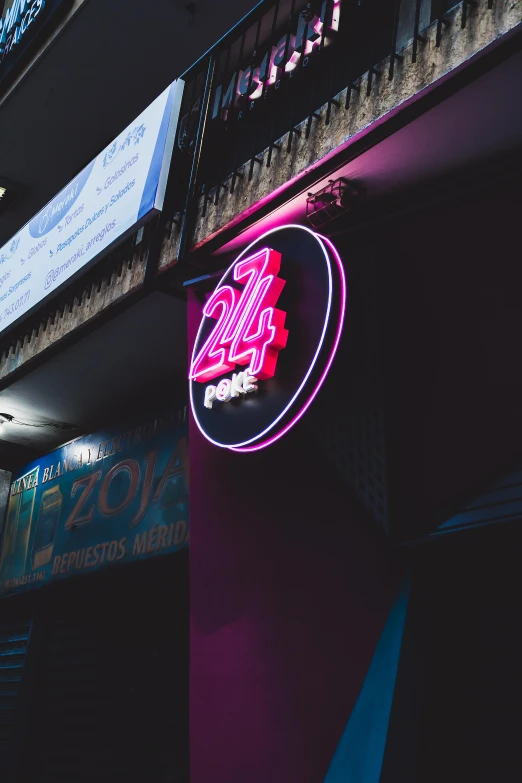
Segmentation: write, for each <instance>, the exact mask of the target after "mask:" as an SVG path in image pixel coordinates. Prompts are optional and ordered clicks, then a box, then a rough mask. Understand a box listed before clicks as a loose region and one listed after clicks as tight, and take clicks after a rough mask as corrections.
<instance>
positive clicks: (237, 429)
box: [189, 226, 346, 451]
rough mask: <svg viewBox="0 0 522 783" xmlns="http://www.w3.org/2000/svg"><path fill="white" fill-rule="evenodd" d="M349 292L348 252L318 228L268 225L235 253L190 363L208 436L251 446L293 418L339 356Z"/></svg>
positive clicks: (273, 436) (196, 409) (195, 402)
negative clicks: (344, 263) (342, 254)
mask: <svg viewBox="0 0 522 783" xmlns="http://www.w3.org/2000/svg"><path fill="white" fill-rule="evenodd" d="M345 299H346V287H345V282H344V273H343V269H342V264H341V261H340V258H339V256H338V254H337V252H336V250H335V248H334V247H333V245H332V244H331V243H330V241H329V240H327V239H326V238H324V237H321V236H319V235H318V234H315V233H314V232H313V231H311V230H310V229H307V228H303V227H301V226H286V227H284V228H281V229H276V230H275V231H271V232H268V234H265V235H264V236H263V237H261V239H259V240H258V241H257V242H255V243H254V244H253V245H251V246H250V247H249V248H247V250H246V251H245V252H244V253H242V254H241V255H240V256H239V258H238V259H236V261H235V262H234V263H233V264H232V266H231V267H230V268H229V269H228V270H227V272H226V273H225V275H224V276H223V278H222V279H221V281H220V283H219V285H218V287H217V288H216V289H215V291H214V292H213V293H211V294H210V295H209V297H208V299H207V301H206V303H205V305H204V307H203V313H202V316H203V317H202V321H201V325H200V329H199V332H198V335H197V338H196V343H195V346H194V352H193V356H192V361H191V365H190V373H189V380H190V392H191V400H192V409H193V413H194V416H195V419H196V422H197V424H198V426H199V428H200V429H201V431H202V432H203V434H204V435H205V437H207V439H208V440H210V441H211V442H212V443H214V444H216V445H218V446H222V447H225V448H229V449H232V450H236V451H252V450H257V449H259V448H263V447H264V446H267V445H269V443H272V442H273V441H274V440H277V439H278V438H279V437H281V436H282V435H283V434H284V433H285V432H286V431H287V430H288V429H290V427H291V426H293V424H295V422H296V421H297V420H298V419H299V418H300V417H301V415H302V413H304V410H306V408H307V407H308V405H309V404H310V403H311V401H312V399H313V398H314V397H315V395H316V394H317V392H318V390H319V388H320V386H321V385H322V383H323V381H324V379H325V377H326V373H327V371H328V369H329V367H330V364H331V362H332V361H333V357H334V355H335V352H336V350H337V347H338V343H339V339H340V334H341V327H342V322H343V318H344V309H345ZM290 324H291V325H290ZM224 403H226V404H227V405H224Z"/></svg>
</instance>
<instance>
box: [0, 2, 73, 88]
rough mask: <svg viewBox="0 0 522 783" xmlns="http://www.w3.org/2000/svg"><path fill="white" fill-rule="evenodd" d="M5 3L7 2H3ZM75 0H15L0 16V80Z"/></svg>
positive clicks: (0, 80)
mask: <svg viewBox="0 0 522 783" xmlns="http://www.w3.org/2000/svg"><path fill="white" fill-rule="evenodd" d="M3 5H5V3H3ZM71 5H72V0H13V1H12V2H11V4H10V5H9V7H8V8H7V9H6V10H5V13H4V15H3V17H2V18H1V19H0V82H2V81H3V80H4V79H5V78H6V77H7V75H8V74H9V73H11V72H12V70H13V68H14V66H16V65H17V64H18V63H19V62H20V61H21V60H22V59H23V58H24V55H25V54H26V53H28V50H29V49H30V48H31V45H32V43H33V42H34V41H35V39H37V38H38V37H39V36H40V34H41V33H42V34H43V32H44V30H45V29H46V28H47V27H50V26H51V24H52V23H56V20H57V18H58V17H59V15H60V13H63V12H64V11H66V10H67V9H68V8H70V6H71Z"/></svg>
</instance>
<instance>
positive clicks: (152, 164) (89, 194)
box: [0, 80, 183, 332]
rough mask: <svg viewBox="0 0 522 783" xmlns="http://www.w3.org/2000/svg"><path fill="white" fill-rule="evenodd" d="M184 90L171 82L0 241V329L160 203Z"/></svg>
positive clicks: (23, 312) (159, 208) (135, 225)
mask: <svg viewBox="0 0 522 783" xmlns="http://www.w3.org/2000/svg"><path fill="white" fill-rule="evenodd" d="M182 90H183V82H181V81H179V80H178V81H177V82H174V83H173V84H172V85H171V86H170V87H168V88H167V89H166V90H165V91H164V92H163V93H162V94H161V95H160V96H159V97H158V98H157V99H156V100H155V101H154V102H153V103H152V104H151V105H150V106H149V107H148V108H147V109H145V111H144V112H142V114H140V116H139V117H138V118H137V119H136V120H135V121H134V122H133V123H131V125H129V126H128V128H126V129H125V130H124V131H123V132H122V133H120V135H119V136H118V137H117V138H116V139H115V140H114V141H113V142H112V143H111V144H109V146H108V147H107V148H106V149H104V150H103V151H102V152H101V153H100V154H99V155H98V157H97V158H95V159H94V160H93V161H92V162H91V163H89V165H88V166H86V167H85V169H83V171H81V172H80V173H79V174H78V175H77V176H76V177H75V178H74V179H73V180H72V181H71V182H70V183H69V184H68V185H67V186H66V187H65V188H63V190H62V191H60V193H58V195H57V196H55V198H53V199H52V201H50V202H49V203H48V204H47V205H46V206H45V207H44V208H43V209H42V210H41V211H40V212H39V213H38V214H37V215H36V216H35V217H34V218H33V219H32V220H31V221H29V223H27V224H26V225H25V226H24V228H22V230H21V231H20V232H19V233H18V234H16V236H14V237H13V239H11V240H10V241H9V242H8V243H7V244H6V245H4V247H2V248H0V332H1V331H3V330H4V329H6V328H8V327H10V326H11V325H12V324H13V323H14V322H15V321H17V320H18V319H19V318H20V317H21V316H23V315H25V314H26V313H27V312H28V311H29V310H31V309H32V308H33V307H34V306H35V305H37V304H39V303H40V302H42V300H44V299H45V298H46V297H47V296H48V295H50V294H52V293H55V292H56V291H57V290H58V289H59V288H60V287H61V286H62V285H63V284H64V283H65V282H66V281H67V280H69V279H70V278H71V277H72V276H73V275H75V274H77V273H78V272H79V271H80V270H82V269H84V268H85V267H86V266H87V265H88V264H89V262H91V261H93V259H95V258H99V257H100V256H101V255H102V254H103V253H105V252H106V251H107V250H108V249H109V248H110V247H112V246H113V245H114V243H115V242H116V241H120V240H121V239H123V238H124V237H125V236H126V235H127V234H128V233H129V232H130V231H132V230H133V229H135V228H136V227H137V226H138V225H139V224H141V223H143V222H145V221H146V220H147V219H149V218H150V217H152V216H153V215H154V214H156V213H157V212H159V211H160V210H161V209H162V207H163V199H164V196H165V186H166V182H167V175H168V170H169V166H170V161H171V157H172V149H173V146H174V137H175V132H176V126H177V122H178V115H179V108H180V104H181V95H182Z"/></svg>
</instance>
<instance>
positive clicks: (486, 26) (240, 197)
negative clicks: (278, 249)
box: [161, 0, 522, 267]
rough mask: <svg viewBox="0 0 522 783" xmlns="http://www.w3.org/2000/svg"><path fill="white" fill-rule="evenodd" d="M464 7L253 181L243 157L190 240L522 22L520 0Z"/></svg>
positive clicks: (172, 240) (246, 211) (303, 170)
mask: <svg viewBox="0 0 522 783" xmlns="http://www.w3.org/2000/svg"><path fill="white" fill-rule="evenodd" d="M463 13H464V11H463V4H462V3H460V4H458V5H457V6H455V7H454V8H453V9H451V10H450V12H449V13H448V14H447V17H446V25H445V26H444V27H443V30H442V40H441V44H440V46H438V47H437V45H436V40H437V25H436V23H434V24H432V25H431V26H430V27H429V28H428V29H427V30H425V31H423V33H422V35H423V37H425V38H426V42H425V43H419V44H418V48H417V57H416V62H413V61H412V52H413V43H412V42H410V43H409V44H408V45H407V46H405V47H404V48H403V49H402V51H401V55H402V60H397V61H396V62H395V66H394V75H393V78H392V79H391V80H390V79H389V78H388V72H389V65H390V63H389V59H387V60H384V61H383V62H381V63H380V64H379V65H377V70H378V71H380V74H381V75H380V76H379V77H376V76H375V75H373V76H372V77H371V78H372V83H371V89H370V94H369V95H368V94H367V87H368V78H369V76H368V74H365V75H363V76H362V78H361V80H360V91H359V92H356V91H352V93H351V97H350V102H349V103H350V105H349V108H348V109H345V106H346V97H347V96H346V92H347V90H344V91H343V92H341V93H340V94H339V95H337V96H336V98H337V100H338V101H339V103H340V107H341V108H336V107H335V106H333V107H332V113H331V118H330V122H329V124H328V125H326V123H325V117H326V112H327V105H326V104H325V105H324V106H322V108H321V109H320V110H319V111H318V113H319V114H320V115H321V120H320V121H319V122H316V123H314V124H313V126H312V130H311V132H310V135H309V137H308V138H306V136H305V133H302V134H301V136H300V137H299V136H295V137H294V139H293V142H292V148H291V151H290V152H287V138H288V137H287V136H283V137H282V139H281V141H280V142H278V144H279V145H280V147H281V149H280V150H277V149H276V150H274V151H273V156H272V164H271V166H270V168H267V166H266V165H263V166H257V167H256V168H255V170H254V176H253V179H252V181H250V182H249V180H248V176H247V173H248V172H247V171H246V169H247V165H246V164H245V165H244V166H243V167H241V168H240V169H239V171H240V172H241V173H243V174H245V176H243V177H240V178H238V179H237V181H236V186H235V189H234V192H233V193H232V194H231V193H230V190H221V192H220V195H219V198H218V203H217V205H216V204H215V200H214V198H212V199H211V200H209V201H208V203H207V206H206V209H205V207H204V202H203V199H202V200H201V202H200V203H199V205H198V213H197V220H196V230H195V234H194V238H193V242H192V246H193V247H195V248H197V247H200V246H201V245H203V244H204V243H205V242H207V241H208V240H210V239H211V238H213V237H216V236H217V235H218V234H219V233H220V232H222V231H223V230H224V229H228V228H230V227H232V226H233V225H234V224H236V223H239V222H240V221H241V220H243V219H245V218H246V217H248V216H249V215H251V214H252V213H254V212H255V211H256V210H257V209H258V208H259V207H260V206H261V205H262V204H263V203H265V202H266V201H267V200H269V199H270V197H271V195H272V194H273V193H274V192H276V191H278V190H281V189H283V188H284V187H285V186H287V185H288V184H289V183H292V182H295V181H296V180H298V179H299V178H301V177H303V176H304V175H306V174H307V173H309V172H310V171H311V170H312V169H313V168H314V167H315V166H317V164H318V163H320V162H323V161H327V160H328V159H329V158H332V157H333V156H334V155H335V154H336V153H338V152H339V151H340V150H341V149H344V148H346V147H347V146H349V145H350V144H352V143H353V142H354V141H355V140H356V139H358V138H360V137H361V136H363V135H364V134H365V133H366V132H367V131H368V130H369V129H370V128H372V127H374V126H375V125H376V124H377V123H383V122H385V121H386V120H387V119H388V118H389V117H391V116H392V115H394V114H396V113H397V112H398V111H400V110H401V108H403V107H405V106H406V105H407V104H409V103H411V102H412V101H413V100H415V99H416V98H418V97H420V95H422V94H423V93H425V92H426V91H428V90H430V89H431V88H433V87H435V86H436V84H437V83H438V82H440V80H442V79H443V78H445V77H447V76H448V75H450V74H451V72H452V71H455V70H456V69H458V68H460V67H462V66H463V65H465V64H466V63H467V62H468V61H469V60H470V59H471V58H474V57H476V56H478V55H480V53H481V52H482V51H483V50H485V49H486V48H487V47H488V46H490V45H491V44H493V43H495V42H496V41H498V39H499V38H501V37H502V36H503V35H506V34H507V33H509V32H511V31H512V30H514V28H516V27H517V26H518V25H520V24H521V22H522V0H495V2H494V3H493V7H492V8H489V7H488V2H487V0H481V1H480V2H477V3H475V4H474V5H468V6H467V10H466V15H467V19H466V24H465V26H464V27H462V15H463ZM304 124H305V123H302V125H304ZM298 127H299V126H298ZM258 157H263V159H264V161H266V160H267V157H268V150H265V151H264V152H263V153H262V154H261V155H259V156H258ZM177 237H178V229H177V227H176V226H173V227H172V231H171V235H170V236H169V237H168V239H167V241H166V242H165V243H164V247H163V252H162V258H161V265H162V266H163V267H166V266H169V265H170V264H172V263H173V262H175V261H176V259H177Z"/></svg>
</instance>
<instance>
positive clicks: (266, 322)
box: [189, 248, 288, 383]
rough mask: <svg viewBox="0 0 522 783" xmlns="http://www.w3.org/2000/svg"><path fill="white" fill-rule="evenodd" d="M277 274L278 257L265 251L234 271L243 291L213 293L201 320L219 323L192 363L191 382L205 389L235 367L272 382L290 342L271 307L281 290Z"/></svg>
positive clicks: (280, 314)
mask: <svg viewBox="0 0 522 783" xmlns="http://www.w3.org/2000/svg"><path fill="white" fill-rule="evenodd" d="M280 268H281V254H280V253H278V252H277V251H276V250H272V249H270V248H264V249H263V250H260V251H258V252H257V253H255V254H254V255H252V256H249V257H248V258H245V259H244V260H242V261H240V262H238V263H237V264H236V266H235V267H234V280H235V281H236V283H239V284H241V285H243V289H242V290H241V291H240V290H239V289H237V288H233V287H232V286H221V287H219V288H217V289H216V291H214V293H213V294H212V296H211V297H210V299H209V300H208V302H207V303H206V305H205V307H204V309H203V315H204V316H206V317H207V318H217V324H216V326H215V327H214V329H213V330H212V332H211V334H210V336H209V337H208V339H207V340H206V342H205V344H204V345H203V347H202V348H201V350H200V351H199V353H198V355H197V356H196V358H195V359H194V361H193V363H192V366H191V368H190V376H189V377H190V379H191V380H194V381H199V382H200V383H204V382H206V381H209V380H212V378H217V377H218V376H220V375H223V373H225V372H229V371H231V370H233V369H234V368H235V366H236V364H240V365H247V364H248V365H249V373H250V374H251V375H253V376H255V377H256V379H260V380H264V379H267V378H272V377H273V375H274V373H275V369H276V365H277V359H278V354H279V351H280V350H281V348H284V347H285V346H286V343H287V340H288V331H287V329H285V328H284V324H285V318H286V313H285V312H283V311H282V310H279V309H277V308H276V307H275V305H276V303H277V300H278V299H279V297H280V295H281V292H282V290H283V288H284V285H285V281H284V280H282V279H281V278H280V277H278V273H279V270H280Z"/></svg>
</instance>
